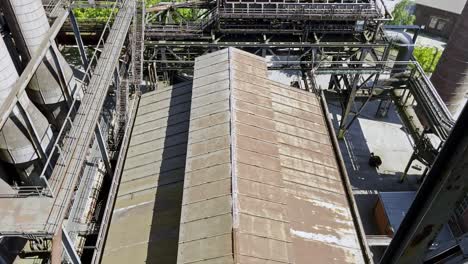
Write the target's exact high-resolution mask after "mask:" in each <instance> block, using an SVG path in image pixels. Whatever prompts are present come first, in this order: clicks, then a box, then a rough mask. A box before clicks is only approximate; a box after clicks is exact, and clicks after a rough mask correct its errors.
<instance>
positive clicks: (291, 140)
mask: <svg viewBox="0 0 468 264" xmlns="http://www.w3.org/2000/svg"><path fill="white" fill-rule="evenodd" d="M278 142H280V143H282V144H287V145H291V146H295V147H302V148H304V149H308V150H313V151H315V152H317V153H320V154H321V155H327V156H330V157H334V152H333V149H331V148H329V147H327V145H326V144H322V143H319V142H317V141H313V140H310V139H306V138H300V137H296V136H294V135H289V134H283V133H281V134H278Z"/></svg>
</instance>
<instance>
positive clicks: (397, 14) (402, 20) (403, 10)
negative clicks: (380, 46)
mask: <svg viewBox="0 0 468 264" xmlns="http://www.w3.org/2000/svg"><path fill="white" fill-rule="evenodd" d="M411 5H413V2H412V1H410V0H403V1H401V2H400V3H398V4H396V5H395V9H393V12H392V16H393V20H392V21H390V22H389V24H390V25H412V24H413V23H414V21H415V20H416V16H414V15H412V14H410V12H409V11H408V9H409V7H410V6H411Z"/></svg>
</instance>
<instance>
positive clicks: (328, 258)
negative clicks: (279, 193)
mask: <svg viewBox="0 0 468 264" xmlns="http://www.w3.org/2000/svg"><path fill="white" fill-rule="evenodd" d="M280 86H281V85H274V88H273V94H274V96H273V109H275V110H277V112H278V113H281V114H287V115H288V116H292V117H293V118H295V120H294V119H293V120H294V121H293V122H289V120H288V119H287V118H285V117H284V116H283V115H278V116H279V118H278V121H277V126H276V128H277V132H278V134H279V138H280V142H281V143H280V145H279V152H280V159H281V165H282V174H283V180H284V181H285V184H286V190H287V194H288V195H287V199H286V203H287V205H288V216H289V217H290V218H289V223H290V227H291V229H290V234H291V236H292V242H293V249H294V257H295V262H296V263H310V256H314V262H316V263H363V262H364V259H363V256H362V252H361V248H360V244H359V241H358V236H357V233H356V229H355V226H354V222H353V219H352V216H351V212H350V209H349V204H348V202H347V199H346V196H345V191H344V189H343V184H342V182H341V177H340V172H339V170H338V167H337V164H336V158H335V157H334V151H333V147H332V145H331V143H330V138H329V135H328V131H327V129H326V127H325V126H324V125H323V124H324V123H325V122H324V117H323V113H322V111H321V110H320V107H319V106H318V105H319V104H318V101H317V99H316V98H315V97H314V95H313V94H311V93H306V92H303V91H299V90H294V91H293V90H292V88H286V87H281V88H279V87H280ZM304 98H307V99H304ZM286 104H287V106H286ZM301 120H303V121H306V122H313V123H314V124H316V125H314V126H312V127H311V128H307V127H304V126H301V125H299V126H298V125H296V124H300V123H301ZM286 123H288V124H286ZM312 129H313V130H312ZM304 143H306V144H304ZM322 153H327V154H329V155H323V154H322ZM308 256H309V257H308Z"/></svg>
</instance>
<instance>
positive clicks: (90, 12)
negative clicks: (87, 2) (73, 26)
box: [73, 8, 112, 22]
mask: <svg viewBox="0 0 468 264" xmlns="http://www.w3.org/2000/svg"><path fill="white" fill-rule="evenodd" d="M73 11H74V13H75V16H76V19H78V20H87V19H92V20H97V21H102V22H104V21H106V20H107V18H108V17H109V15H110V14H111V13H112V9H111V8H77V9H74V10H73Z"/></svg>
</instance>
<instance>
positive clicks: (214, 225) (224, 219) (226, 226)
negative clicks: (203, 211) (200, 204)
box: [179, 214, 232, 243]
mask: <svg viewBox="0 0 468 264" xmlns="http://www.w3.org/2000/svg"><path fill="white" fill-rule="evenodd" d="M231 233H232V215H231V214H225V215H220V216H215V217H210V218H206V219H200V220H196V221H192V222H188V223H185V224H184V225H182V226H181V228H180V232H179V234H180V239H179V240H180V243H185V242H189V241H194V240H199V239H204V238H208V237H215V236H221V235H229V234H231Z"/></svg>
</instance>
